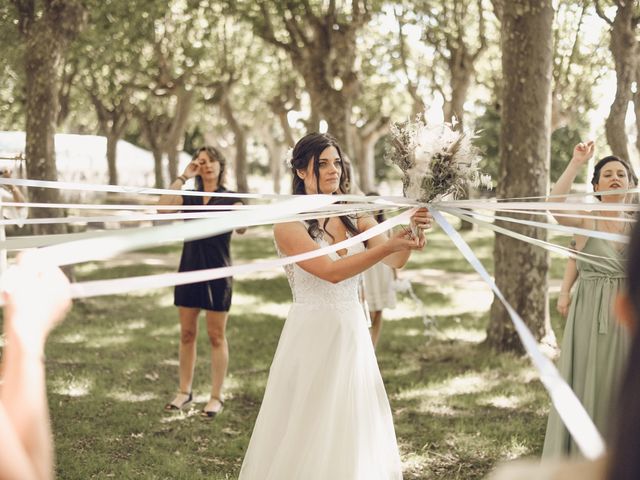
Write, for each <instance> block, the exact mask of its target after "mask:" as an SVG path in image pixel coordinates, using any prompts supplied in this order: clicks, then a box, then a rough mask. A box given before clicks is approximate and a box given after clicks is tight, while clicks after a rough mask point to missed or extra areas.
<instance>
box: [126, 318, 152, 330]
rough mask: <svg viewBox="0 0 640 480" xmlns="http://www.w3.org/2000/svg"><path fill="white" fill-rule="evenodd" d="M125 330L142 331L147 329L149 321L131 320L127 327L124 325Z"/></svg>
mask: <svg viewBox="0 0 640 480" xmlns="http://www.w3.org/2000/svg"><path fill="white" fill-rule="evenodd" d="M123 328H124V329H125V330H142V329H144V328H147V321H146V320H142V319H138V320H131V321H130V322H128V323H127V324H126V325H124V327H123Z"/></svg>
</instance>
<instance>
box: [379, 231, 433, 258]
mask: <svg viewBox="0 0 640 480" xmlns="http://www.w3.org/2000/svg"><path fill="white" fill-rule="evenodd" d="M387 243H388V245H389V246H390V247H391V250H392V251H393V252H399V251H402V250H422V249H423V248H424V246H425V244H426V240H425V238H424V235H422V230H420V235H418V238H416V237H415V236H414V235H413V233H411V230H409V229H406V228H403V229H402V230H398V231H397V232H395V233H394V234H393V235H392V236H391V238H389V240H387Z"/></svg>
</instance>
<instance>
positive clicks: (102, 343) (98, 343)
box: [85, 335, 131, 348]
mask: <svg viewBox="0 0 640 480" xmlns="http://www.w3.org/2000/svg"><path fill="white" fill-rule="evenodd" d="M130 342H131V337H130V336H128V335H114V336H104V337H99V338H92V339H91V340H88V341H87V342H85V345H86V346H87V347H88V348H105V347H113V346H116V345H125V344H127V343H130Z"/></svg>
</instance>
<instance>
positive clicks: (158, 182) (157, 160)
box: [151, 147, 164, 188]
mask: <svg viewBox="0 0 640 480" xmlns="http://www.w3.org/2000/svg"><path fill="white" fill-rule="evenodd" d="M151 153H152V154H153V171H154V173H155V185H154V187H155V188H164V179H163V178H162V153H163V152H162V149H159V148H157V147H156V148H153V147H152V148H151Z"/></svg>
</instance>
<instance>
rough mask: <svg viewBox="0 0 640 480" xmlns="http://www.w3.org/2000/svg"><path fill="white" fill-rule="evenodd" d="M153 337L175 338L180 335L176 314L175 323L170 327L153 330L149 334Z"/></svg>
mask: <svg viewBox="0 0 640 480" xmlns="http://www.w3.org/2000/svg"><path fill="white" fill-rule="evenodd" d="M149 335H151V336H153V337H166V336H169V337H177V336H178V335H180V324H179V323H178V314H177V313H176V323H175V324H174V325H171V326H163V327H157V328H154V329H153V330H151V331H150V332H149Z"/></svg>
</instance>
